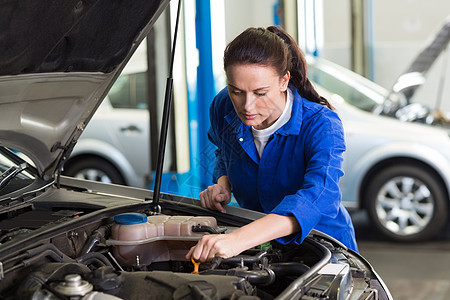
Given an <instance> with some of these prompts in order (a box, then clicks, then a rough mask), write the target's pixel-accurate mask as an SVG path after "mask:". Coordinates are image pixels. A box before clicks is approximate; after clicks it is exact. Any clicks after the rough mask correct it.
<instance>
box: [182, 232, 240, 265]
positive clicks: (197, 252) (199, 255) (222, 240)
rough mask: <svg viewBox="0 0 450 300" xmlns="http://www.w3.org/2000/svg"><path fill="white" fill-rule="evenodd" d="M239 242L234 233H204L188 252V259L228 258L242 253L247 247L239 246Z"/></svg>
mask: <svg viewBox="0 0 450 300" xmlns="http://www.w3.org/2000/svg"><path fill="white" fill-rule="evenodd" d="M238 245H239V243H238V241H237V240H236V239H235V238H234V236H233V235H232V234H210V235H204V236H203V237H202V238H201V239H200V240H199V241H198V243H197V245H195V246H194V247H192V248H191V250H189V252H188V254H186V259H188V260H189V259H191V257H192V258H194V259H195V260H196V261H201V262H206V261H210V260H211V259H213V258H214V257H222V258H228V257H233V256H236V255H238V254H239V253H241V252H242V251H243V250H245V249H242V250H241V249H240V248H239V247H238Z"/></svg>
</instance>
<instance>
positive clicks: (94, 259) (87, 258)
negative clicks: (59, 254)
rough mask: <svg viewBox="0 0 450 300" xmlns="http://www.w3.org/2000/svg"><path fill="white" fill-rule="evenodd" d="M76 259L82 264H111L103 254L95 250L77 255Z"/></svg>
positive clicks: (100, 265) (99, 265) (98, 265)
mask: <svg viewBox="0 0 450 300" xmlns="http://www.w3.org/2000/svg"><path fill="white" fill-rule="evenodd" d="M76 261H77V262H78V263H81V264H84V265H89V264H95V265H97V267H102V266H110V267H112V266H113V265H112V264H111V262H110V261H109V260H108V259H107V258H106V257H105V256H104V255H102V254H100V253H97V252H92V253H87V254H84V255H83V256H80V257H78V258H77V259H76Z"/></svg>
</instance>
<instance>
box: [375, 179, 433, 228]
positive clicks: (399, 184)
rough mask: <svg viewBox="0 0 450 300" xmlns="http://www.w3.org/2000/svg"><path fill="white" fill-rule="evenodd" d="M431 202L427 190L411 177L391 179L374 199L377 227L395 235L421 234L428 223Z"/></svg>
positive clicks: (431, 198)
mask: <svg viewBox="0 0 450 300" xmlns="http://www.w3.org/2000/svg"><path fill="white" fill-rule="evenodd" d="M433 203H434V200H433V197H432V194H431V192H430V190H429V189H428V187H427V186H426V185H425V184H424V183H423V182H421V181H420V180H418V179H417V178H412V177H394V178H391V180H389V181H388V182H386V184H384V185H383V186H382V188H381V189H380V192H379V194H378V196H377V198H376V212H377V216H378V218H379V220H380V222H381V224H382V225H383V226H384V227H385V228H386V229H388V230H389V231H391V232H392V233H395V234H398V235H411V234H416V233H418V232H421V231H422V230H423V229H424V228H425V227H426V226H427V225H428V224H429V223H430V221H431V220H432V218H433V212H434V204H433Z"/></svg>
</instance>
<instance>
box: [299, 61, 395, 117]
mask: <svg viewBox="0 0 450 300" xmlns="http://www.w3.org/2000/svg"><path fill="white" fill-rule="evenodd" d="M308 77H309V78H310V79H311V81H313V82H314V83H316V84H318V85H320V86H322V87H323V88H325V89H326V90H328V91H330V92H332V93H335V94H338V95H339V96H341V97H342V98H344V100H345V101H346V102H348V103H349V104H351V105H353V106H356V107H358V108H359V109H362V110H364V111H368V112H372V111H373V110H374V109H375V108H376V107H378V106H379V105H380V104H381V103H383V102H384V100H385V99H386V95H387V91H384V90H383V89H382V88H381V87H380V86H377V85H376V84H375V83H373V82H371V81H370V80H368V79H366V78H364V77H362V76H359V75H358V74H356V73H353V72H351V71H349V70H346V69H344V68H342V67H340V66H337V65H336V66H335V65H331V64H327V63H322V62H321V63H318V62H316V61H315V60H314V61H310V62H309V64H308Z"/></svg>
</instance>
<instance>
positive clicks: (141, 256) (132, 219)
mask: <svg viewBox="0 0 450 300" xmlns="http://www.w3.org/2000/svg"><path fill="white" fill-rule="evenodd" d="M194 225H202V226H209V227H211V228H213V229H215V230H217V221H216V219H215V218H214V217H192V216H167V215H155V216H149V217H147V216H146V215H145V214H139V213H126V214H121V215H117V216H115V217H114V225H113V227H112V231H111V237H112V240H109V241H108V242H109V244H110V245H113V254H114V256H115V258H116V259H117V260H118V262H119V263H120V264H122V265H123V266H135V265H137V264H145V265H148V264H151V263H152V262H158V261H169V260H185V255H186V254H187V252H188V251H189V249H190V248H191V247H192V246H194V245H195V244H196V242H197V240H198V239H200V237H201V236H202V235H203V234H205V233H198V232H193V231H192V227H193V226H194Z"/></svg>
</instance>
